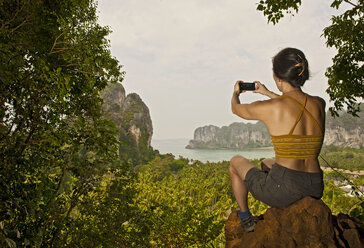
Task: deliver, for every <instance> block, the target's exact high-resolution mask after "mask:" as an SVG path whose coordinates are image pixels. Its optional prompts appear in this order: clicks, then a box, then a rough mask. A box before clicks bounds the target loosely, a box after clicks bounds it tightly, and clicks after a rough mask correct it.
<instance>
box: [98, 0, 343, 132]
mask: <svg viewBox="0 0 364 248" xmlns="http://www.w3.org/2000/svg"><path fill="white" fill-rule="evenodd" d="M257 2H259V1H258V0H256V1H243V0H228V1H224V2H222V1H202V0H200V1H196V0H186V1H176V0H169V1H163V0H149V1H143V2H141V1H133V0H124V1H122V2H121V1H117V0H108V1H105V0H99V6H98V11H99V19H100V23H101V25H108V26H110V28H111V30H112V31H113V33H112V34H111V35H110V36H109V37H108V38H109V39H110V41H111V52H112V55H113V56H115V57H116V58H117V59H118V60H119V61H120V64H122V65H124V67H123V70H125V71H126V76H125V80H124V81H123V85H124V87H125V89H126V92H127V93H132V92H135V93H137V94H139V95H140V97H141V98H142V100H143V101H144V102H145V103H146V105H147V106H148V107H149V110H150V113H151V118H152V122H153V133H154V134H153V139H174V138H181V139H192V138H193V133H194V130H195V129H196V128H197V127H200V126H205V125H210V124H211V125H215V126H219V127H221V126H228V125H230V124H231V123H233V122H245V121H244V120H243V119H241V118H239V117H237V116H235V115H233V114H232V113H231V109H230V98H231V95H232V91H233V86H234V83H235V81H236V80H245V81H253V80H259V81H261V82H262V83H265V84H266V86H267V87H268V89H269V90H272V91H274V92H276V93H278V90H277V89H276V87H275V84H274V81H273V79H272V70H271V68H272V65H271V58H272V57H273V56H274V55H275V54H276V53H277V52H278V51H279V50H281V49H282V48H285V47H296V48H299V49H301V50H302V51H303V52H304V53H305V54H306V57H307V59H308V61H309V66H310V71H311V78H310V80H309V81H307V82H306V84H305V86H304V87H303V90H304V91H306V92H308V93H309V94H312V95H319V96H321V97H323V98H324V99H325V100H326V101H327V105H328V106H332V104H331V103H329V97H328V95H327V94H326V92H325V90H326V88H327V79H326V77H325V76H324V74H325V71H326V68H327V67H328V66H330V65H331V64H332V57H333V56H334V54H335V50H333V49H329V48H327V47H326V45H325V39H324V38H323V37H321V34H322V30H323V28H324V27H326V26H328V25H329V24H330V18H331V16H332V15H333V14H337V11H336V10H334V9H332V8H330V3H329V2H327V1H324V0H306V1H303V3H302V6H301V8H300V11H299V13H298V14H295V16H294V17H291V16H289V15H286V17H285V18H284V19H282V20H281V22H280V23H279V24H277V25H275V26H274V25H272V24H267V19H266V17H264V16H263V14H262V13H261V12H258V11H257V10H256V6H257V5H256V3H257ZM343 5H345V3H343ZM340 12H341V11H340ZM263 99H267V98H265V97H264V96H261V95H258V94H254V93H244V94H243V96H242V97H241V101H242V102H251V101H255V100H263Z"/></svg>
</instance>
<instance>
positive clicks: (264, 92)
mask: <svg viewBox="0 0 364 248" xmlns="http://www.w3.org/2000/svg"><path fill="white" fill-rule="evenodd" d="M254 83H255V90H254V91H253V92H254V93H260V94H262V95H266V96H267V95H268V93H269V90H268V89H267V87H265V85H264V84H262V83H261V82H259V81H254Z"/></svg>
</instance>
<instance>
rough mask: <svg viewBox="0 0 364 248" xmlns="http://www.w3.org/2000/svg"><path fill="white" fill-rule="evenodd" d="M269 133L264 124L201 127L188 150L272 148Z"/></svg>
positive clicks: (196, 131)
mask: <svg viewBox="0 0 364 248" xmlns="http://www.w3.org/2000/svg"><path fill="white" fill-rule="evenodd" d="M271 145H272V142H271V140H270V137H269V133H268V131H267V129H266V128H265V126H264V125H263V123H260V122H258V123H256V124H252V123H247V124H246V123H237V122H235V123H232V124H231V125H229V126H224V127H221V128H220V127H216V126H213V125H209V126H204V127H199V128H197V129H196V130H195V133H194V139H193V140H191V141H190V142H189V144H188V145H187V147H186V148H189V149H195V148H210V149H217V148H223V149H242V148H253V147H266V146H271Z"/></svg>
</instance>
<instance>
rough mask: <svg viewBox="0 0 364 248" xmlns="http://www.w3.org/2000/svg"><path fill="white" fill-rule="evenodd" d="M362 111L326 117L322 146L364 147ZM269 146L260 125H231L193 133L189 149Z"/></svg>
mask: <svg viewBox="0 0 364 248" xmlns="http://www.w3.org/2000/svg"><path fill="white" fill-rule="evenodd" d="M363 123H364V110H363V111H362V112H360V113H359V117H353V116H352V115H350V114H347V113H340V117H337V118H333V117H331V115H330V114H327V120H326V132H325V139H324V146H328V145H335V146H346V147H353V148H360V147H363V146H364V126H363ZM266 146H272V142H271V140H270V136H269V133H268V130H267V129H266V127H265V126H264V125H263V123H261V122H257V123H256V124H251V123H233V124H231V125H229V126H223V127H221V128H220V127H216V126H213V125H209V126H204V127H199V128H197V129H196V130H195V133H194V137H193V140H190V141H189V144H188V145H187V146H186V148H189V149H198V148H204V149H244V148H253V147H266Z"/></svg>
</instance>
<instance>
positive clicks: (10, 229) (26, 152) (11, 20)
mask: <svg viewBox="0 0 364 248" xmlns="http://www.w3.org/2000/svg"><path fill="white" fill-rule="evenodd" d="M109 32H110V30H109V29H108V28H107V27H102V26H100V25H99V24H97V16H96V5H95V3H94V1H93V0H68V1H53V0H19V1H13V0H2V1H0V60H1V63H0V157H1V162H0V246H1V247H4V246H5V245H8V246H10V247H12V246H15V245H18V246H27V245H30V246H34V247H52V246H55V245H56V244H57V243H59V240H62V238H63V239H67V235H68V232H69V230H70V229H72V228H71V227H70V225H72V218H73V216H75V215H76V214H77V211H76V210H77V207H78V206H79V204H80V202H81V201H80V200H83V201H85V198H87V197H89V196H90V194H91V193H92V192H93V191H95V189H97V187H99V186H100V183H101V182H102V179H103V178H102V177H103V175H104V174H105V173H106V172H107V171H110V170H111V168H110V166H109V165H110V163H111V162H112V161H114V160H115V159H117V149H118V142H117V140H116V138H115V135H116V131H115V127H114V125H113V123H111V121H108V120H106V119H104V118H103V117H102V108H101V104H102V100H101V98H100V91H101V90H102V89H104V88H105V86H106V85H107V84H108V83H115V82H118V81H121V80H122V78H123V72H121V71H120V69H121V66H120V65H119V64H118V61H117V60H116V59H115V58H113V57H112V56H111V54H110V50H109V41H108V40H107V39H106V36H107V35H108V34H109ZM62 236H63V237H62Z"/></svg>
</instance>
